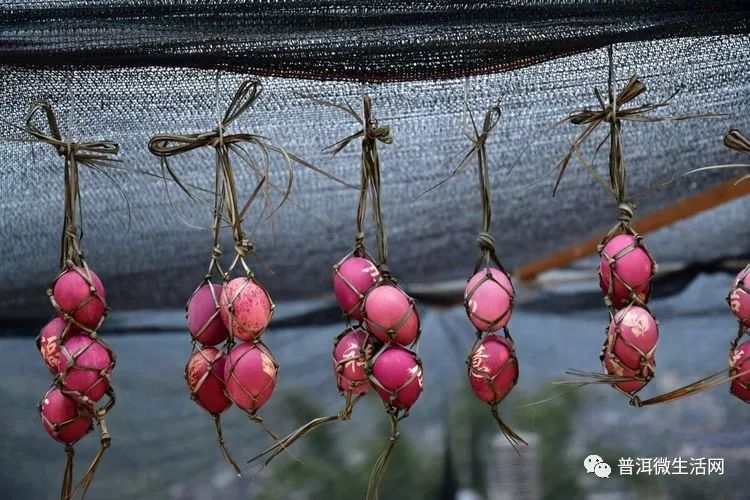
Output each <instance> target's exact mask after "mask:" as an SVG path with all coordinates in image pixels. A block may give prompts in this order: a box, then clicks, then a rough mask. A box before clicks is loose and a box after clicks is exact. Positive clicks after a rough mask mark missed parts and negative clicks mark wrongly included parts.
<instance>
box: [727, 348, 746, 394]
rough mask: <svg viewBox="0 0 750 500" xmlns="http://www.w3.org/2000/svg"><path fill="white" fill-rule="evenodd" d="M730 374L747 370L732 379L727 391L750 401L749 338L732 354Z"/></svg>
mask: <svg viewBox="0 0 750 500" xmlns="http://www.w3.org/2000/svg"><path fill="white" fill-rule="evenodd" d="M731 366H732V375H736V374H738V373H745V372H748V373H747V374H746V375H741V376H739V377H737V378H736V379H734V380H732V383H731V386H730V389H729V392H731V393H732V394H734V395H735V396H737V397H738V398H739V399H741V400H742V401H744V402H746V403H750V340H747V341H745V342H743V343H742V344H740V345H739V346H737V349H735V350H734V353H733V355H732V361H731Z"/></svg>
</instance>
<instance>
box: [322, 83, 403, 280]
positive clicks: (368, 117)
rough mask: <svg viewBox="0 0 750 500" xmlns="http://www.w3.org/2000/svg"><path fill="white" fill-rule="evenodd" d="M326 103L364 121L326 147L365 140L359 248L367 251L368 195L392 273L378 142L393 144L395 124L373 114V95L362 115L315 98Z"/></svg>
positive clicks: (383, 268) (382, 261)
mask: <svg viewBox="0 0 750 500" xmlns="http://www.w3.org/2000/svg"><path fill="white" fill-rule="evenodd" d="M311 99H312V100H313V101H314V102H316V103H318V104H321V105H323V106H329V107H333V108H337V109H340V110H342V111H344V112H345V113H347V114H349V115H350V116H351V117H353V118H354V120H356V122H357V123H358V124H359V125H361V127H362V128H361V129H360V130H358V131H356V132H354V133H353V134H351V135H349V136H347V137H345V138H344V139H342V140H340V141H338V142H337V143H335V144H333V145H332V146H330V147H328V148H326V150H327V151H328V152H330V153H331V154H332V155H336V154H338V153H339V152H341V151H343V150H344V149H345V148H346V147H347V146H348V145H349V144H350V143H352V142H353V141H355V140H357V139H361V142H362V157H361V168H360V187H359V190H360V194H359V202H358V204H357V236H356V238H355V252H356V253H357V254H358V255H360V254H364V253H365V250H364V227H365V216H366V214H367V197H368V194H369V195H370V196H371V197H372V207H373V214H372V219H373V224H374V226H375V234H376V238H377V243H378V260H379V266H378V267H379V269H380V272H381V274H383V275H384V277H385V278H389V277H390V272H389V271H388V240H387V236H386V231H385V223H384V220H383V207H382V202H381V199H380V158H379V156H378V145H377V144H378V142H381V143H383V144H392V143H393V136H392V135H391V128H390V127H389V126H387V125H382V124H380V123H379V122H378V120H377V119H376V118H375V117H374V116H373V114H372V99H370V97H369V96H367V95H365V96H364V97H363V111H364V112H363V115H362V116H360V115H359V113H357V112H356V111H355V110H354V108H352V107H351V106H350V105H349V104H336V103H332V102H329V101H323V100H320V99H314V98H311Z"/></svg>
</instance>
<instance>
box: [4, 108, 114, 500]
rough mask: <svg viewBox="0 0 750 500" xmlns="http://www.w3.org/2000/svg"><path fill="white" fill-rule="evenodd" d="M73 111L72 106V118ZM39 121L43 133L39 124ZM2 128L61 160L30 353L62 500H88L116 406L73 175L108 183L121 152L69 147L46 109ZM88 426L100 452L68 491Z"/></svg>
mask: <svg viewBox="0 0 750 500" xmlns="http://www.w3.org/2000/svg"><path fill="white" fill-rule="evenodd" d="M72 109H73V105H72V104H71V113H72ZM40 119H41V120H43V121H44V122H46V126H41V127H40V126H39V125H38V124H37V122H38V121H39V120H40ZM3 121H4V120H3ZM4 122H5V121H4ZM5 123H6V124H8V125H10V126H11V127H13V128H14V129H16V130H18V131H20V132H23V133H24V134H25V135H26V136H27V137H25V138H22V139H11V140H20V141H23V142H31V143H44V144H48V145H50V146H52V147H54V148H55V150H56V151H57V154H58V155H59V156H61V157H62V158H63V160H64V179H65V190H64V207H63V230H62V236H61V239H60V272H59V273H58V275H57V277H56V278H55V279H54V280H53V282H52V285H51V286H50V288H49V289H48V290H47V295H48V296H49V299H50V303H51V304H52V307H53V309H54V310H55V317H54V318H53V319H52V320H50V322H49V323H47V325H46V326H45V327H44V328H43V329H42V331H41V333H40V334H39V336H38V337H37V339H36V345H37V348H38V349H39V353H40V354H41V357H42V360H43V361H44V363H45V365H46V366H47V368H48V369H49V370H50V371H51V372H52V375H53V376H54V377H55V380H54V382H53V384H52V386H51V387H50V389H49V390H48V391H47V393H46V394H45V395H44V397H43V398H42V401H41V402H40V404H39V414H40V417H41V420H42V424H43V426H44V428H45V430H46V431H47V433H48V434H49V435H50V436H51V437H52V438H53V439H55V440H56V441H59V442H61V443H63V444H64V445H65V454H66V457H67V459H66V465H65V471H64V474H63V480H62V486H61V491H60V498H61V500H69V499H71V498H73V497H75V496H76V495H77V494H78V493H79V492H80V493H81V496H82V497H84V496H85V495H86V493H87V491H88V489H89V487H90V486H91V483H92V481H93V479H94V475H95V473H96V470H97V467H98V466H99V464H100V463H101V461H102V459H103V457H104V453H105V452H106V450H107V449H108V448H109V447H110V444H111V437H110V434H109V431H108V429H107V425H106V422H105V416H106V414H107V413H108V412H109V410H111V409H112V407H113V406H114V404H115V392H114V389H113V388H112V386H111V380H110V379H111V375H112V371H113V370H114V367H115V355H114V353H113V352H112V350H111V349H110V348H109V346H108V345H107V344H106V343H105V342H104V341H103V340H102V339H101V337H99V334H98V331H99V329H100V328H101V326H102V323H103V322H104V319H105V317H106V316H107V313H108V311H109V308H108V306H107V299H106V292H105V290H104V285H103V284H102V282H101V280H100V279H99V277H98V276H97V275H96V274H95V273H94V271H92V270H91V268H90V267H89V266H88V264H87V263H86V260H85V259H84V256H83V252H82V250H81V244H80V243H81V238H82V228H81V224H80V219H81V213H82V211H81V188H80V183H79V174H80V171H79V170H80V169H79V167H80V166H84V167H87V168H89V169H91V170H93V171H96V172H99V173H102V174H103V175H105V176H106V177H107V178H109V179H110V180H112V179H111V177H110V176H109V173H108V172H107V171H106V169H107V168H109V167H112V166H113V162H115V161H117V160H115V159H114V158H113V157H114V156H116V155H117V154H118V152H119V146H118V145H117V143H115V142H112V141H100V142H91V143H85V142H73V140H72V138H71V135H70V134H71V133H72V131H70V130H69V131H68V135H67V137H66V138H65V139H63V137H62V134H61V132H60V128H59V126H58V122H57V117H56V115H55V112H54V110H53V109H52V106H51V105H50V104H49V103H47V102H38V103H35V104H34V105H33V106H32V107H31V109H30V111H29V112H28V114H27V115H26V119H25V122H24V124H23V125H20V126H17V125H13V124H10V123H8V122H5ZM94 423H95V424H96V427H97V428H98V430H99V437H100V447H99V451H98V452H97V454H96V456H95V457H94V458H93V460H92V461H91V463H90V465H89V467H88V469H87V471H86V472H85V473H84V475H83V476H82V477H81V479H80V480H79V482H78V483H77V484H76V485H75V486H74V483H73V458H74V455H75V450H74V445H75V443H76V442H78V441H79V440H80V439H82V438H83V437H84V436H85V435H86V434H88V433H89V432H90V431H91V430H92V429H93V428H94Z"/></svg>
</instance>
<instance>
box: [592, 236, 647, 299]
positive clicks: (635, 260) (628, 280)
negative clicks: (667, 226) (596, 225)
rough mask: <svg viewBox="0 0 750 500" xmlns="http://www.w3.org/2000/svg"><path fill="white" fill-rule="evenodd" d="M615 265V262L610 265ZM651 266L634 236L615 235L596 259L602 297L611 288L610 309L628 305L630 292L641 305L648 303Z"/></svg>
mask: <svg viewBox="0 0 750 500" xmlns="http://www.w3.org/2000/svg"><path fill="white" fill-rule="evenodd" d="M612 261H614V262H612ZM653 272H654V266H653V262H652V261H651V257H650V255H649V254H648V251H647V250H646V248H645V247H644V246H643V245H642V244H641V245H637V240H636V238H635V236H632V235H630V234H618V235H617V236H615V237H614V238H612V239H611V240H609V241H608V242H607V244H606V245H604V248H602V251H601V254H600V259H599V285H600V286H601V289H602V292H604V294H605V295H607V294H608V293H610V285H611V286H612V296H611V299H612V305H613V306H614V307H615V308H617V309H619V308H621V307H623V306H624V305H626V304H627V303H628V302H630V300H631V297H630V291H629V290H628V288H630V289H632V290H633V292H634V293H635V294H636V296H637V297H638V298H639V299H640V300H641V301H643V302H645V301H646V300H647V299H648V295H649V290H650V286H651V285H650V279H651V275H652V274H653Z"/></svg>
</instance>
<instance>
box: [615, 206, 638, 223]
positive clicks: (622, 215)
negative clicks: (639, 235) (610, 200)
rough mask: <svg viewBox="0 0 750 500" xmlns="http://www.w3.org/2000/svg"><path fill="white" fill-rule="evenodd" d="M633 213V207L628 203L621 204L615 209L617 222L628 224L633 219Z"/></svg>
mask: <svg viewBox="0 0 750 500" xmlns="http://www.w3.org/2000/svg"><path fill="white" fill-rule="evenodd" d="M634 213H635V205H633V204H632V203H628V202H627V201H625V202H622V203H620V204H619V205H618V207H617V220H619V221H620V222H624V223H629V222H630V221H631V220H632V219H633V214H634Z"/></svg>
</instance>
